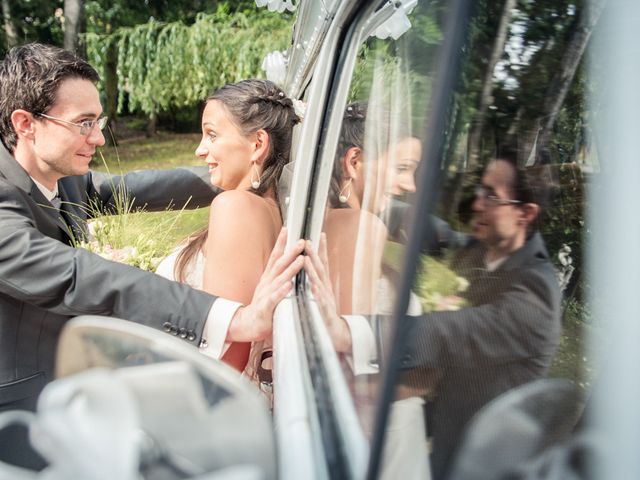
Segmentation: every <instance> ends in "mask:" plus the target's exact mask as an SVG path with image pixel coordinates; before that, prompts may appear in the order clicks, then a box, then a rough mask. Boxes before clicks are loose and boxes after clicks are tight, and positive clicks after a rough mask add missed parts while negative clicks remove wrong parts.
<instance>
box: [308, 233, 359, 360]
mask: <svg viewBox="0 0 640 480" xmlns="http://www.w3.org/2000/svg"><path fill="white" fill-rule="evenodd" d="M305 252H306V254H307V257H306V258H305V259H304V270H305V271H306V272H307V276H308V278H309V282H310V283H311V293H313V297H314V298H315V300H316V303H317V304H318V308H319V309H320V313H321V314H322V317H323V318H324V322H325V325H326V326H327V330H328V331H329V336H330V337H331V341H332V342H333V347H334V348H335V349H336V351H338V352H348V351H350V350H351V331H350V330H349V327H348V325H347V322H345V321H344V319H342V318H341V317H340V315H339V314H338V308H337V306H336V298H335V295H334V294H333V288H332V287H331V277H330V276H329V258H328V256H327V239H326V236H325V234H324V233H323V234H322V236H321V238H320V249H319V253H316V252H315V250H314V249H313V246H312V245H311V242H309V241H307V243H306V246H305Z"/></svg>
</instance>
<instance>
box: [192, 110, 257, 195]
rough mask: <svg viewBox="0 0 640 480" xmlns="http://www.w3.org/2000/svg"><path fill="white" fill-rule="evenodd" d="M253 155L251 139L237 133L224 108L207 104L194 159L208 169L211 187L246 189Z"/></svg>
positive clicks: (248, 184)
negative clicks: (202, 162) (199, 160)
mask: <svg viewBox="0 0 640 480" xmlns="http://www.w3.org/2000/svg"><path fill="white" fill-rule="evenodd" d="M254 151H255V142H252V137H251V136H247V135H245V134H244V133H243V132H242V131H240V129H239V128H238V126H237V125H236V124H235V123H234V122H233V119H232V117H231V115H230V114H229V113H228V112H227V109H226V108H225V107H224V105H223V104H222V103H221V102H219V101H217V100H212V101H209V102H207V105H206V106H205V108H204V112H203V113H202V140H200V145H198V148H197V149H196V155H197V156H198V157H200V158H202V159H203V160H204V161H205V162H207V165H209V173H210V174H211V183H212V184H213V185H215V186H216V187H219V188H221V189H223V190H234V189H249V187H250V186H251V168H252V167H251V160H252V154H253V153H254Z"/></svg>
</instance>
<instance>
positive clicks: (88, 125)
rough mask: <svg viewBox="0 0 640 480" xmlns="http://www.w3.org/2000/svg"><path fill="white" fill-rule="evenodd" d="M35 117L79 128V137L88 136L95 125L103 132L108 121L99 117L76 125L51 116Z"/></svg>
mask: <svg viewBox="0 0 640 480" xmlns="http://www.w3.org/2000/svg"><path fill="white" fill-rule="evenodd" d="M35 115H36V117H42V118H46V119H47V120H54V121H56V122H62V123H67V124H69V125H73V126H74V127H80V135H89V132H91V131H92V130H93V128H94V127H95V126H96V125H97V126H98V128H99V129H100V130H104V127H106V126H107V122H108V121H109V118H108V117H100V118H98V119H97V120H85V121H84V122H80V123H76V122H70V121H69V120H64V119H62V118H58V117H53V116H51V115H45V114H44V113H36V114H35Z"/></svg>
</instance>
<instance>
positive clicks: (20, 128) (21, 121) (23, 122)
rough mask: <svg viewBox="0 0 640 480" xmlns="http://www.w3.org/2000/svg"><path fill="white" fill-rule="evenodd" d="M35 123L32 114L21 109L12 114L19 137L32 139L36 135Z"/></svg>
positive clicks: (13, 123)
mask: <svg viewBox="0 0 640 480" xmlns="http://www.w3.org/2000/svg"><path fill="white" fill-rule="evenodd" d="M34 123H35V121H34V119H33V114H32V113H31V112H27V111H26V110H22V109H21V108H19V109H17V110H14V111H13V112H12V113H11V124H12V125H13V129H14V130H15V131H16V135H18V137H25V138H29V139H32V138H33V136H34V135H35V128H34V127H35V125H34Z"/></svg>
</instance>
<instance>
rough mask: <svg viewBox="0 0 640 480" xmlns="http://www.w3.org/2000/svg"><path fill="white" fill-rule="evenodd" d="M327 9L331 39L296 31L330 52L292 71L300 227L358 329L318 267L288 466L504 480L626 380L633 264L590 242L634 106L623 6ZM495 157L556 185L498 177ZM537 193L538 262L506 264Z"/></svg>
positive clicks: (565, 435) (291, 393)
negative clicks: (346, 338) (332, 309)
mask: <svg viewBox="0 0 640 480" xmlns="http://www.w3.org/2000/svg"><path fill="white" fill-rule="evenodd" d="M316 5H317V4H316ZM322 6H323V7H327V8H326V9H324V8H323V9H322V10H321V12H320V14H319V17H318V19H319V20H321V21H322V25H324V27H318V25H315V26H314V27H313V28H316V30H315V31H316V32H317V31H319V30H320V29H324V30H323V33H322V34H321V35H320V34H318V35H317V36H316V37H313V36H312V37H308V38H310V39H311V40H314V39H318V38H321V46H320V47H317V45H314V48H313V49H312V48H311V46H310V45H311V43H313V42H312V41H311V40H309V42H310V43H308V44H307V45H305V44H304V42H302V43H301V44H300V45H298V44H296V43H294V45H293V47H292V49H293V50H292V51H293V52H294V53H293V56H292V58H294V59H295V58H296V55H295V52H296V51H300V52H301V53H300V54H299V55H300V56H302V57H304V55H305V54H307V51H308V52H312V51H313V52H317V56H315V57H314V60H313V62H311V63H312V65H313V66H312V67H310V66H309V64H308V63H306V64H305V62H299V61H293V62H292V63H291V64H292V65H296V70H295V71H293V70H292V71H290V72H289V73H288V75H289V77H288V78H289V83H288V86H289V88H290V92H291V93H292V94H294V95H295V96H297V97H301V98H303V99H304V100H305V101H306V102H307V114H306V116H305V119H304V122H303V125H302V129H301V132H300V135H299V143H298V146H297V153H296V157H295V162H294V167H293V168H294V171H293V177H292V178H293V180H292V183H291V185H290V197H289V201H288V213H287V217H288V218H287V223H288V226H289V229H290V230H289V234H290V237H291V240H292V241H293V240H294V239H295V238H298V237H304V238H309V239H311V241H312V242H313V244H314V245H315V246H316V247H318V246H319V245H321V243H322V242H325V241H326V246H327V252H328V265H329V278H330V281H329V283H330V285H331V288H332V290H333V292H334V295H335V298H336V307H337V310H338V313H339V314H340V315H341V316H342V317H343V318H344V319H345V321H346V322H347V323H348V325H349V331H350V334H351V342H352V343H351V345H350V346H349V347H348V348H341V346H339V345H337V343H339V342H336V339H335V338H334V337H335V336H334V335H333V332H332V329H331V328H329V329H327V321H328V319H327V316H326V315H323V314H322V313H321V309H320V308H319V306H318V303H317V301H316V298H315V297H314V294H313V292H312V288H311V286H310V283H309V281H308V279H306V278H305V276H304V275H301V276H300V277H299V278H298V282H297V289H296V293H295V295H292V296H291V298H289V299H287V300H286V301H285V302H284V303H283V304H282V305H281V306H280V307H279V312H278V314H277V315H276V319H275V326H274V336H275V347H276V351H275V397H276V402H275V416H276V422H277V431H278V432H279V446H280V448H281V451H280V452H281V453H280V465H281V468H282V473H283V476H285V477H288V476H293V475H296V474H298V473H299V472H300V471H310V472H314V473H313V475H315V476H317V477H321V478H326V477H329V478H362V477H365V476H366V477H367V478H387V477H391V476H393V477H394V478H395V477H398V476H401V477H408V478H429V477H432V478H437V479H440V478H501V476H505V475H508V474H509V473H510V472H511V473H512V472H513V471H515V470H517V469H518V468H521V467H522V468H525V467H524V466H526V465H527V464H528V462H532V461H533V460H534V459H536V458H538V457H539V456H540V455H542V454H543V453H544V452H546V451H548V450H549V449H550V448H551V447H555V446H557V445H562V444H563V442H564V444H567V443H569V442H571V441H572V439H573V438H575V436H576V435H577V433H576V432H580V429H581V428H584V426H585V424H588V423H589V422H588V420H587V419H586V418H587V416H586V414H585V405H587V407H586V410H587V411H590V410H591V397H592V390H593V384H594V382H595V383H599V382H600V381H602V380H601V378H605V379H606V378H608V377H607V369H604V368H603V367H602V365H601V364H600V362H599V358H600V356H601V354H602V352H603V351H606V352H607V354H610V352H611V345H610V344H609V343H607V342H603V339H604V338H605V337H606V335H605V332H606V328H605V318H609V314H608V312H611V311H613V309H616V311H617V307H614V305H613V304H614V303H615V302H613V301H612V299H613V298H617V299H618V300H617V301H618V302H619V304H623V303H624V302H623V301H622V300H621V299H620V298H619V297H618V296H617V293H616V291H615V290H614V287H613V284H611V278H612V276H613V277H615V276H616V275H617V273H615V271H613V269H612V270H610V271H608V272H607V274H606V275H605V274H604V273H603V274H602V275H594V274H593V272H592V271H591V270H589V268H588V265H589V260H588V259H589V258H591V259H592V260H591V261H593V262H595V263H594V265H597V264H598V262H599V260H598V258H599V257H598V256H597V255H595V253H598V254H599V255H601V254H602V250H603V248H604V249H605V250H606V249H607V248H606V247H603V246H604V245H606V244H608V241H609V238H608V237H606V238H603V237H602V235H604V233H603V232H607V231H609V232H610V231H611V230H612V228H611V226H609V227H607V222H606V221H604V220H603V218H607V217H608V215H609V214H607V213H606V212H605V213H602V210H601V208H600V204H601V203H602V201H603V200H602V198H603V196H604V197H607V198H609V195H611V194H612V189H615V187H613V186H612V184H611V183H609V182H610V178H609V177H608V176H606V177H605V178H607V180H606V181H605V182H604V183H603V175H602V170H603V168H605V166H606V164H607V162H615V161H616V160H614V159H612V158H611V155H609V154H608V153H607V148H609V147H610V146H611V143H609V142H610V138H611V136H612V135H613V133H612V132H611V130H610V128H611V125H610V124H609V125H607V124H606V122H605V125H606V126H608V127H609V130H607V129H604V130H603V124H602V119H603V118H610V117H608V116H609V115H611V112H612V111H613V110H612V108H610V107H611V106H614V105H618V106H619V107H620V108H622V105H621V104H620V103H615V102H614V101H613V100H611V101H610V102H609V100H608V99H609V98H610V97H608V95H610V94H611V92H610V91H608V90H607V89H606V88H605V85H607V78H608V76H607V75H605V74H604V71H605V69H606V68H607V65H610V63H609V62H608V59H607V56H606V55H605V54H604V53H603V49H604V51H606V49H607V47H606V45H609V43H608V42H610V41H611V40H612V34H611V31H612V27H611V26H609V27H608V29H606V28H605V27H602V25H603V24H604V25H611V24H610V23H607V22H613V21H616V20H615V18H616V17H615V15H614V14H607V11H606V10H605V9H604V3H603V2H582V1H573V0H567V1H562V2H555V1H554V2H528V1H524V0H520V1H518V0H505V1H498V2H470V1H467V0H451V1H444V0H442V1H419V2H415V1H406V2H383V1H380V2H366V1H362V2H357V1H353V2H349V1H347V2H340V3H339V4H333V5H332V3H331V2H327V3H322ZM304 8H305V6H304V2H303V3H301V4H300V9H301V12H302V11H303V9H304ZM316 8H320V7H316ZM631 10H632V9H630V10H628V11H629V12H630V11H631ZM620 11H624V10H618V11H617V12H616V13H618V15H620ZM621 16H622V17H623V18H624V15H621ZM320 17H322V18H320ZM612 18H613V19H614V20H612ZM617 21H622V20H619V19H618V20H617ZM623 23H624V22H623ZM614 25H617V24H614ZM624 25H630V22H628V21H627V22H626V23H624ZM629 28H630V27H629ZM311 31H314V30H311ZM318 41H320V40H318ZM617 41H618V42H619V43H616V45H617V47H616V48H620V45H621V44H625V43H624V41H622V40H617ZM625 45H626V44H625ZM316 47H317V48H316ZM305 49H308V50H305ZM308 56H309V57H311V56H312V55H311V53H309V55H308ZM587 59H590V60H591V61H590V62H588V61H587ZM619 67H620V65H619V64H618V65H617V68H619ZM612 75H615V74H614V73H612ZM292 79H297V80H296V81H293V80H292ZM303 79H304V80H303ZM307 84H308V86H307V87H305V85H307ZM603 91H604V92H606V95H604V96H603V94H602V92H603ZM616 98H618V100H616V102H619V97H616ZM622 103H624V102H622ZM603 132H606V133H605V134H603ZM605 145H607V146H608V147H605ZM496 160H503V161H507V160H508V161H509V162H512V164H513V165H515V166H516V167H517V169H516V170H515V171H518V172H523V174H524V175H526V176H529V177H532V178H531V179H530V180H527V181H533V180H537V182H538V183H537V184H538V186H539V187H538V192H537V193H536V195H537V194H540V193H542V191H543V190H544V193H545V195H546V193H549V194H553V195H552V196H550V197H549V198H548V199H546V198H542V197H541V196H535V197H529V196H526V195H525V194H524V193H522V192H521V191H520V190H519V188H520V187H518V188H516V186H517V185H519V184H517V183H509V185H511V186H512V187H513V189H512V190H514V191H505V192H500V191H497V190H495V189H493V187H494V185H491V184H490V183H487V182H488V180H487V178H486V176H485V171H486V170H487V169H488V168H489V167H490V166H491V163H492V162H495V161H496ZM611 164H612V165H613V164H614V163H611ZM616 165H617V164H616ZM514 181H515V180H514ZM619 181H620V182H621V184H624V182H623V179H619ZM534 183H535V182H534ZM543 187H544V188H543ZM515 190H517V191H515ZM523 195H524V196H523ZM534 200H535V201H534ZM621 201H622V200H621ZM545 202H546V203H545ZM530 204H533V205H536V206H537V207H539V208H537V210H536V212H537V215H536V217H535V222H532V223H531V226H530V228H527V233H526V245H532V244H533V243H531V242H533V239H534V237H536V238H539V241H538V240H536V242H538V243H537V244H536V245H538V246H537V247H536V248H537V250H536V251H535V255H534V254H532V256H533V257H535V260H534V259H533V258H532V259H531V261H532V262H538V263H537V264H536V265H537V266H539V267H540V268H541V270H536V268H537V267H535V268H533V270H531V269H529V267H530V265H529V264H526V265H524V264H518V266H517V268H516V267H515V266H514V264H515V263H516V260H517V259H518V258H521V257H522V256H523V255H524V254H523V251H524V250H521V249H520V248H516V249H512V250H511V251H509V252H508V254H507V255H503V257H502V258H498V262H496V263H494V262H492V258H491V257H490V256H488V255H487V254H486V252H485V250H486V245H487V243H488V242H489V240H491V239H487V237H486V235H485V237H483V236H482V230H483V229H484V230H485V233H487V232H486V230H491V231H489V232H488V233H491V234H495V235H498V236H499V235H507V234H506V233H505V232H504V231H501V230H500V229H501V227H500V225H499V223H498V220H496V218H501V217H503V215H502V214H503V213H504V212H513V213H518V212H524V211H525V210H526V209H527V208H529V207H528V205H530ZM607 204H608V205H610V207H609V208H610V209H611V211H612V210H614V209H615V206H613V205H612V204H611V203H607ZM590 212H596V214H594V215H591V214H590ZM489 215H491V216H492V217H491V219H489V218H488V217H489ZM494 217H495V218H494ZM597 239H599V240H598V242H599V243H598V244H597V245H599V248H597V249H595V252H594V250H589V248H593V247H590V246H592V245H593V242H594V241H596V240H597ZM472 244H478V245H479V246H478V247H477V248H476V249H475V250H473V248H474V247H473V246H472ZM482 248H485V250H482ZM522 248H524V247H522ZM467 252H479V253H478V255H477V258H474V262H477V263H472V264H470V265H471V266H472V267H473V268H471V267H469V268H461V264H462V263H463V262H462V260H464V259H465V255H467ZM512 253H513V254H514V255H515V254H517V255H515V256H514V257H512V256H511V254H512ZM589 255H591V257H590V256H589ZM513 258H516V260H513ZM470 268H471V269H470ZM551 269H553V270H551ZM542 270H544V271H545V272H547V273H545V274H544V275H541V276H538V275H537V274H534V275H533V277H534V278H533V279H532V280H531V281H529V280H525V279H524V278H523V277H527V276H528V275H529V273H531V272H532V271H542ZM551 271H553V275H552V277H553V278H551V276H550V275H549V272H551ZM527 272H529V273H527ZM603 279H606V280H603ZM603 281H604V282H605V284H606V286H605V285H604V284H603ZM595 285H600V286H601V287H602V288H600V289H599V291H598V294H597V296H596V300H595V301H594V290H593V288H594V286H595ZM616 288H621V287H616ZM609 294H610V295H611V296H609ZM604 312H607V313H606V314H605V313H604ZM598 313H599V314H598ZM330 326H331V325H330ZM627 327H628V326H627ZM628 328H630V331H634V329H633V328H632V327H628ZM616 331H619V326H617V327H616ZM425 332H426V333H425ZM602 345H605V346H604V347H602ZM590 346H595V348H589V347H590ZM356 347H357V348H356ZM627 353H628V352H627ZM622 358H629V357H622ZM622 358H621V359H620V365H622V364H623V361H622ZM608 412H609V414H610V411H608ZM626 412H627V414H628V415H631V416H632V414H631V413H630V411H629V410H626ZM483 418H484V419H485V421H483V420H482V419H483ZM487 418H488V419H490V421H488V422H487V421H486V419H487ZM522 419H526V421H527V422H528V423H527V424H526V425H527V426H528V427H530V429H529V430H526V429H524V430H522V428H524V424H523V423H519V420H522ZM487 425H489V426H491V428H489V427H488V426H487ZM523 432H525V433H523ZM478 439H479V440H478ZM302 447H304V448H302ZM293 451H295V452H296V454H295V455H294V454H292V452H293ZM302 468H304V469H305V470H301V469H302ZM531 468H533V467H531Z"/></svg>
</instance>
